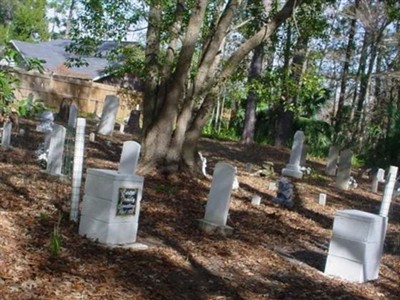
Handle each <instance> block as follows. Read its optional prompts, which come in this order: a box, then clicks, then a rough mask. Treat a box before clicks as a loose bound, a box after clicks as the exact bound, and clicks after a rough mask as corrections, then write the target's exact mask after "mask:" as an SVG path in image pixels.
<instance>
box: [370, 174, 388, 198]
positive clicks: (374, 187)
mask: <svg viewBox="0 0 400 300" xmlns="http://www.w3.org/2000/svg"><path fill="white" fill-rule="evenodd" d="M383 181H385V170H384V169H380V168H379V169H378V171H377V172H376V173H374V174H372V183H371V192H373V193H376V192H378V184H379V182H383Z"/></svg>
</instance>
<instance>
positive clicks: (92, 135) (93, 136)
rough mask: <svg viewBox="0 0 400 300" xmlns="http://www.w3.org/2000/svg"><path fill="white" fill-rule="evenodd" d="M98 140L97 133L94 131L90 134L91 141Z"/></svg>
mask: <svg viewBox="0 0 400 300" xmlns="http://www.w3.org/2000/svg"><path fill="white" fill-rule="evenodd" d="M95 140H96V134H95V133H94V132H91V133H90V134H89V142H94V141H95Z"/></svg>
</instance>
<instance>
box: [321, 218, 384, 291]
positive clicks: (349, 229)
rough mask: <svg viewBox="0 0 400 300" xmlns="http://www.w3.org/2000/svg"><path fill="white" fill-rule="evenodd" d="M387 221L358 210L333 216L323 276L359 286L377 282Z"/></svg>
mask: <svg viewBox="0 0 400 300" xmlns="http://www.w3.org/2000/svg"><path fill="white" fill-rule="evenodd" d="M386 228H387V218H384V217H381V216H378V215H376V214H371V213H367V212H364V211H359V210H341V211H338V212H337V213H336V214H335V219H334V222H333V234H332V239H331V241H330V244H329V253H328V258H327V260H326V265H325V274H327V275H332V276H337V277H341V278H343V279H346V280H349V281H353V282H359V283H363V282H366V281H369V280H374V279H377V278H378V275H379V267H380V261H381V257H382V253H383V242H384V239H385V234H386Z"/></svg>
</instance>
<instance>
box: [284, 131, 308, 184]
mask: <svg viewBox="0 0 400 300" xmlns="http://www.w3.org/2000/svg"><path fill="white" fill-rule="evenodd" d="M303 142H304V133H303V131H300V130H298V131H296V133H295V135H294V139H293V145H292V151H291V153H290V159H289V164H287V165H286V168H284V169H282V175H283V176H289V177H294V178H302V177H303V172H302V171H301V170H300V159H301V153H302V151H303Z"/></svg>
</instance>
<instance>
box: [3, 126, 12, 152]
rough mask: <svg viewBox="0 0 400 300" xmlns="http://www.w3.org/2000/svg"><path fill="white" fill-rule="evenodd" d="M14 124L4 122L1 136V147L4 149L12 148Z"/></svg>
mask: <svg viewBox="0 0 400 300" xmlns="http://www.w3.org/2000/svg"><path fill="white" fill-rule="evenodd" d="M11 132H12V123H11V122H10V121H7V122H4V124H3V134H2V136H1V145H2V146H3V147H10V144H11Z"/></svg>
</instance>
